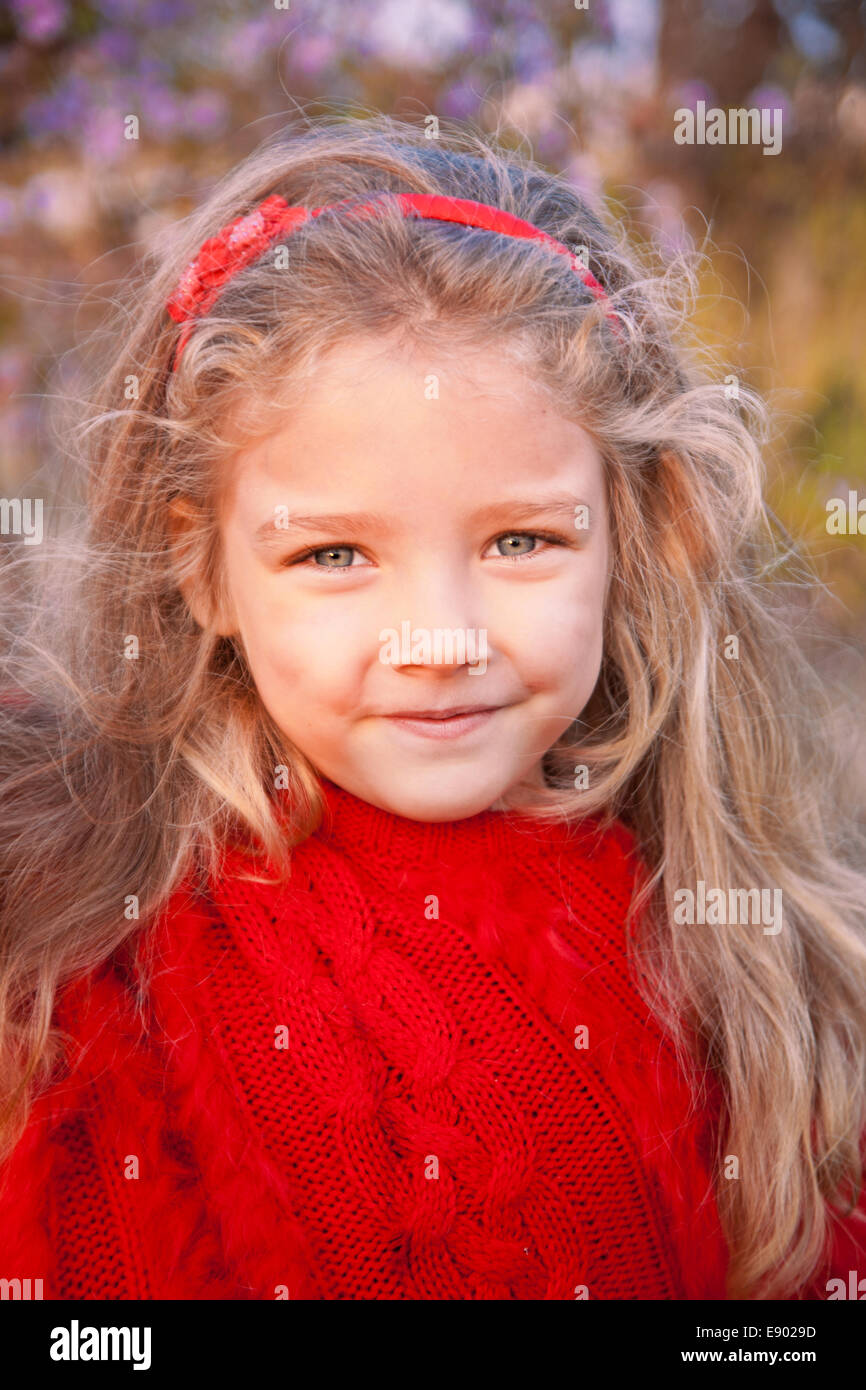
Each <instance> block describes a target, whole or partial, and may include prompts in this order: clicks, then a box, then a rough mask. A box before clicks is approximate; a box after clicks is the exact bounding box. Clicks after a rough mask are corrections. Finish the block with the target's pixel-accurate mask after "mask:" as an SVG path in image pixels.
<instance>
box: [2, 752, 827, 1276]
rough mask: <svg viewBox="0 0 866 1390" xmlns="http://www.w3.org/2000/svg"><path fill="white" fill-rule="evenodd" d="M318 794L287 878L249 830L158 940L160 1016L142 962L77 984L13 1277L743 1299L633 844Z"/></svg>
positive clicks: (25, 1186) (25, 1158) (30, 1156)
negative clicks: (670, 1022)
mask: <svg viewBox="0 0 866 1390" xmlns="http://www.w3.org/2000/svg"><path fill="white" fill-rule="evenodd" d="M323 787H324V790H325V795H326V799H327V807H328V814H327V816H326V819H325V822H324V823H323V825H322V826H321V827H320V829H319V830H318V831H317V832H316V833H315V834H314V835H312V836H310V837H309V839H308V840H307V841H305V843H304V844H302V845H300V846H299V847H298V848H297V849H296V850H295V852H294V854H293V872H292V879H291V882H290V883H289V884H288V885H287V886H284V887H283V888H279V889H277V888H274V887H273V886H271V885H268V884H261V883H252V882H247V881H244V880H243V879H242V877H241V874H242V873H244V872H250V870H251V868H257V869H258V870H262V869H264V871H265V872H266V873H269V872H270V871H271V868H272V866H270V865H268V864H267V861H266V860H265V859H264V858H260V859H258V860H256V861H251V860H250V859H249V858H246V857H245V856H244V855H243V854H242V852H241V850H240V849H239V848H238V847H237V846H230V847H228V848H227V851H226V856H225V864H224V872H223V874H222V875H221V877H220V879H219V882H217V883H215V884H212V885H211V886H210V889H209V891H208V893H207V894H203V895H195V894H194V893H193V892H192V891H191V889H190V887H189V885H184V886H183V887H182V888H181V889H180V890H178V892H177V893H176V894H175V895H174V896H173V897H172V899H171V900H170V902H169V903H168V905H167V906H166V908H165V909H164V910H163V912H162V913H161V914H160V916H159V918H158V920H157V921H156V922H154V923H153V924H151V926H150V927H149V928H148V929H147V931H148V934H149V941H150V943H152V944H153V945H154V946H155V947H156V962H157V963H156V967H155V971H154V979H153V985H152V989H151V992H150V997H149V999H148V1001H147V1010H146V1013H147V1022H148V1026H147V1027H146V1028H144V1027H143V1026H142V1025H141V1023H140V1022H139V1020H138V1019H137V1018H136V1016H135V1009H134V1005H133V1000H132V991H131V990H130V988H129V979H130V978H131V976H130V972H129V969H128V968H127V969H126V970H125V969H124V967H123V963H122V961H121V960H119V959H116V960H112V961H111V962H109V963H108V964H107V965H106V966H105V967H103V969H102V970H100V971H97V972H94V974H93V975H92V976H90V977H88V978H87V979H85V980H81V981H77V982H76V983H75V984H74V985H73V986H71V987H69V988H68V989H67V991H66V992H65V994H64V997H63V1000H62V1002H61V1005H60V1007H59V1010H58V1016H59V1019H60V1021H61V1023H62V1025H63V1026H64V1027H65V1028H66V1029H67V1031H68V1032H69V1034H70V1036H71V1037H72V1038H73V1039H74V1040H75V1044H76V1048H75V1050H74V1054H73V1057H72V1059H71V1061H72V1062H73V1066H72V1067H71V1069H70V1075H69V1076H67V1077H66V1079H64V1080H63V1081H61V1082H58V1083H57V1084H56V1085H55V1086H54V1087H52V1088H51V1089H50V1090H49V1091H48V1092H47V1093H46V1094H45V1095H43V1096H42V1097H41V1098H40V1100H39V1101H38V1102H37V1104H36V1107H35V1109H34V1114H33V1117H32V1119H31V1123H30V1125H29V1126H28V1130H27V1131H26V1133H25V1136H24V1139H23V1140H22V1142H21V1144H20V1146H19V1148H18V1149H17V1150H16V1151H15V1153H14V1155H13V1157H12V1160H11V1161H10V1163H9V1164H8V1165H7V1168H6V1169H5V1170H4V1174H3V1178H4V1179H5V1183H4V1185H3V1187H2V1190H0V1222H2V1224H0V1230H2V1232H3V1237H2V1246H0V1275H2V1276H3V1277H6V1278H14V1277H18V1278H26V1277H30V1278H42V1279H43V1280H44V1296H45V1297H46V1298H62V1299H72V1298H82V1299H154V1298H189V1299H200V1298H205V1299H275V1298H281V1297H289V1298H292V1299H298V1298H300V1299H365V1298H372V1299H574V1298H576V1297H579V1296H581V1291H582V1290H583V1289H585V1290H586V1293H587V1294H588V1296H589V1297H590V1298H599V1299H689V1298H691V1299H709V1298H722V1297H724V1274H725V1268H726V1264H727V1251H726V1248H725V1244H724V1241H723V1239H722V1236H721V1232H720V1229H719V1223H718V1215H717V1210H716V1205H715V1200H714V1196H713V1175H712V1163H713V1134H714V1129H715V1126H716V1124H717V1121H718V1113H719V1093H718V1090H717V1088H716V1087H715V1086H714V1085H713V1084H712V1082H711V1081H709V1082H708V1091H707V1103H706V1104H705V1105H704V1106H703V1108H700V1109H696V1108H695V1105H694V1103H693V1092H692V1088H691V1087H690V1080H689V1077H688V1076H687V1075H686V1074H684V1073H683V1071H682V1070H681V1069H680V1066H679V1064H678V1063H677V1060H676V1057H675V1055H674V1052H673V1049H672V1046H671V1044H670V1042H669V1041H668V1040H667V1039H666V1038H665V1036H664V1035H663V1034H662V1032H661V1030H660V1029H659V1027H658V1025H657V1024H656V1023H655V1022H654V1020H653V1019H652V1017H651V1015H650V1014H649V1013H648V1010H647V1008H646V1006H645V1005H644V1004H643V1002H642V1001H641V999H640V996H639V995H638V993H637V991H636V989H635V987H634V984H633V983H632V981H631V979H630V976H629V971H628V967H627V961H626V954H625V935H624V925H623V923H624V918H625V913H626V909H627V907H628V904H629V901H630V899H631V894H632V890H633V884H634V872H635V864H636V860H635V855H634V846H633V842H632V840H631V837H630V835H629V834H628V832H627V831H626V830H625V829H624V828H623V827H622V826H621V825H615V826H614V827H612V828H611V829H609V830H607V831H606V832H602V831H601V830H600V827H599V825H598V823H597V822H595V821H593V820H587V821H584V822H582V823H581V824H580V825H578V826H574V825H572V826H565V825H557V826H543V825H541V824H540V823H539V822H534V821H528V820H526V819H522V818H520V817H518V816H516V815H514V814H509V813H503V812H494V811H486V812H482V813H481V814H479V815H476V816H472V817H469V818H467V819H464V820H462V821H458V822H447V823H443V824H431V823H422V822H416V821H411V820H408V819H406V818H404V817H400V816H395V815H393V814H391V813H390V812H386V811H383V810H381V809H379V808H376V807H373V806H371V805H369V804H368V803H366V802H365V801H363V800H361V799H360V798H358V797H355V796H353V795H352V794H350V793H348V792H346V791H345V790H343V789H341V788H339V787H336V786H335V785H334V784H333V783H331V782H329V781H327V780H324V781H323ZM141 944H142V943H141V942H140V943H139V946H140V947H141ZM581 1027H583V1028H586V1029H587V1030H588V1038H587V1041H588V1046H586V1047H578V1046H576V1040H581V1038H580V1036H579V1034H578V1032H577V1031H576V1030H579V1029H580V1028H581ZM136 1164H137V1168H136ZM813 1296H822V1295H819V1294H814V1295H813ZM823 1296H825V1295H823Z"/></svg>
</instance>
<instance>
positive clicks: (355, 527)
mask: <svg viewBox="0 0 866 1390" xmlns="http://www.w3.org/2000/svg"><path fill="white" fill-rule="evenodd" d="M578 507H586V509H587V512H588V514H589V516H590V517H591V516H592V508H591V507H590V505H589V503H588V502H587V501H586V500H585V499H584V498H582V497H578V496H577V494H576V493H571V492H554V493H550V494H548V495H547V496H537V495H536V496H535V497H531V498H525V497H512V498H505V499H503V500H502V501H500V502H493V503H491V504H489V505H488V506H486V507H479V508H478V509H477V510H476V511H474V512H472V513H471V514H470V516H469V520H470V522H472V523H483V522H486V523H487V524H488V525H495V524H496V521H497V520H498V519H500V518H501V519H503V520H505V521H508V520H509V519H513V518H514V516H515V514H517V515H519V516H521V517H523V518H524V519H525V520H527V521H529V520H532V518H533V517H544V516H558V517H562V518H564V517H568V518H569V520H571V522H572V523H573V522H574V518H575V511H576V508H578ZM398 529H399V528H398V526H397V525H395V523H394V520H393V518H392V517H388V516H385V515H384V514H383V513H382V512H321V513H319V514H318V515H315V516H313V515H305V514H302V513H300V512H290V513H289V516H288V523H287V525H286V526H282V525H277V522H276V519H275V518H274V519H270V520H268V521H263V522H262V524H261V526H259V527H258V528H257V529H256V530H255V532H254V533H253V547H254V549H256V550H273V549H276V548H279V547H280V546H284V545H285V544H286V541H287V540H289V539H290V538H291V536H292V535H295V534H297V533H298V532H304V531H317V532H321V531H330V532H333V533H334V534H335V535H336V534H346V533H351V532H360V531H365V532H368V533H369V532H371V531H372V532H377V533H378V534H380V535H393V533H394V532H395V531H396V530H398ZM581 529H582V530H584V531H586V530H587V529H589V528H588V527H582V528H581Z"/></svg>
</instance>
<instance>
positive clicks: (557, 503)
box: [218, 343, 610, 821]
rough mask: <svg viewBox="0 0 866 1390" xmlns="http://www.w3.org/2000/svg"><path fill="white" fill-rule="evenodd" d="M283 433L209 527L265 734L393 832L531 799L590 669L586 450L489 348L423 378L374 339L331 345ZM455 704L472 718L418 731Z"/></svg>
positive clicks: (591, 495) (598, 637) (597, 495)
mask: <svg viewBox="0 0 866 1390" xmlns="http://www.w3.org/2000/svg"><path fill="white" fill-rule="evenodd" d="M287 419H289V423H288V424H287V425H286V426H285V427H283V428H281V429H280V430H279V432H278V433H276V434H273V435H272V436H270V437H269V438H268V439H266V440H265V441H264V442H259V443H257V444H255V445H254V446H251V447H249V448H247V449H244V450H242V451H241V452H240V453H239V454H238V455H237V457H236V468H235V471H234V472H233V475H232V479H231V483H230V486H229V489H228V492H227V494H226V497H225V502H224V508H223V513H222V517H221V530H222V541H223V548H224V557H225V564H226V566H227V572H226V584H227V593H228V594H229V602H230V611H229V612H228V613H226V614H225V615H224V618H225V621H224V622H222V621H221V622H220V625H219V629H218V630H219V631H221V632H224V633H225V634H227V635H228V634H233V635H235V636H236V637H238V638H239V639H240V641H241V643H242V645H243V649H244V651H245V654H246V658H247V661H248V663H249V667H250V670H251V672H252V675H253V678H254V680H255V683H256V686H257V688H258V691H259V695H260V696H261V699H262V702H263V704H264V705H265V707H266V708H267V710H268V711H269V713H270V714H271V716H272V717H273V719H274V720H275V722H276V724H277V725H278V726H279V728H280V729H281V730H282V731H283V733H284V734H285V735H286V736H287V737H288V738H289V739H290V740H291V741H292V742H293V743H294V744H295V746H296V747H297V748H299V749H300V750H301V751H302V752H303V753H304V754H305V755H306V756H307V757H308V758H309V760H310V762H311V763H312V764H313V765H314V767H315V768H316V769H317V770H318V771H319V772H320V773H322V774H324V775H325V776H326V777H328V778H330V779H331V781H333V782H336V783H338V784H339V785H340V786H342V787H344V788H345V789H346V790H347V791H349V792H352V793H354V794H355V795H357V796H359V797H362V798H363V799H364V800H365V801H368V802H371V803H372V804H374V805H376V806H379V807H381V808H383V809H385V810H388V811H393V812H395V813H396V814H398V815H403V816H407V817H409V818H411V819H416V820H426V821H439V820H451V819H456V818H461V817H464V816H469V815H474V814H475V813H476V812H478V811H481V810H485V809H488V808H490V807H491V806H493V804H494V803H495V802H496V801H497V799H498V798H499V797H500V796H501V795H502V793H503V792H505V791H506V790H507V789H508V788H509V787H511V786H512V784H514V783H515V782H518V781H521V780H527V779H528V780H529V781H530V782H532V783H533V784H538V785H541V784H542V783H543V777H542V770H541V759H542V756H543V754H544V753H545V752H546V750H547V749H548V748H550V746H551V745H552V744H553V743H555V741H556V740H557V738H559V736H560V735H561V734H562V733H563V731H564V730H565V729H567V728H568V726H569V725H570V724H571V723H572V721H573V720H574V719H576V718H577V717H578V716H579V715H580V713H581V711H582V710H583V708H584V706H585V705H586V703H587V700H588V699H589V697H590V695H591V693H592V690H593V687H594V685H595V683H596V679H597V677H598V674H599V669H600V665H601V658H602V620H603V612H604V601H605V594H606V589H607V580H608V572H609V556H610V540H609V531H608V520H607V507H606V497H605V485H604V475H603V468H602V462H601V458H600V456H599V453H598V451H597V450H596V448H595V446H594V444H593V443H592V441H591V439H590V437H589V436H588V435H587V434H586V433H585V432H584V431H583V430H582V429H581V428H580V427H579V426H578V425H576V424H574V423H571V422H570V421H567V420H565V419H562V418H561V417H559V416H557V415H556V414H555V413H554V412H553V411H552V410H551V408H550V406H549V405H548V404H547V403H546V401H545V400H544V399H543V398H542V396H541V395H540V394H539V393H538V392H537V391H535V390H534V389H533V387H532V384H531V382H529V381H528V380H527V378H526V377H525V376H524V375H523V374H522V373H521V372H520V371H519V370H518V369H517V368H516V367H514V366H511V365H506V363H505V362H504V361H502V360H500V358H499V357H497V355H496V353H495V351H494V352H489V353H487V352H485V353H483V354H482V353H479V354H478V355H472V356H471V357H467V358H466V359H464V360H463V361H462V362H461V364H460V365H459V367H452V366H448V367H446V366H444V365H443V366H441V367H440V366H439V365H437V364H436V363H435V362H434V363H432V364H431V363H429V362H427V361H423V360H421V359H419V358H415V359H412V358H410V357H409V356H407V355H406V354H405V353H403V354H397V353H396V352H395V351H394V349H393V347H390V346H389V345H388V344H387V343H386V344H385V345H384V346H383V345H382V344H379V345H378V346H377V347H375V348H374V347H361V346H359V345H352V346H351V347H341V348H339V349H338V350H335V351H333V352H332V353H331V354H330V355H329V356H328V357H327V358H326V359H325V362H324V364H323V366H322V367H320V369H319V370H318V371H317V373H316V375H315V378H314V380H313V382H312V383H311V386H310V389H309V391H308V392H307V394H306V395H305V397H304V400H303V402H302V405H301V407H300V408H299V409H296V410H294V411H293V412H292V413H291V415H290V416H289V415H287ZM539 533H542V534H539ZM467 706H468V707H471V708H473V709H475V708H481V709H483V710H484V711H485V712H483V713H479V714H476V715H475V716H474V717H471V718H468V719H467V718H463V719H462V720H458V719H456V718H451V719H449V720H447V721H445V722H442V721H441V720H439V721H436V720H435V719H434V718H432V717H431V716H433V715H435V713H436V712H437V711H438V712H444V711H447V710H449V709H454V708H458V709H465V708H466V707H467ZM413 713H414V714H416V715H418V716H423V718H422V719H421V720H420V722H416V723H414V724H413V723H411V722H407V721H406V719H404V718H403V716H408V715H411V714H413Z"/></svg>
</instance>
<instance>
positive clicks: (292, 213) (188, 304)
mask: <svg viewBox="0 0 866 1390" xmlns="http://www.w3.org/2000/svg"><path fill="white" fill-rule="evenodd" d="M376 196H377V197H379V198H380V197H381V194H380V195H376ZM390 196H391V197H393V198H395V199H396V202H397V204H398V206H399V208H400V211H401V212H402V214H403V216H404V217H429V218H435V219H437V220H438V221H440V222H459V223H461V224H462V225H463V226H464V227H481V228H483V229H484V230H485V231H488V232H502V233H503V234H504V235H505V236H514V237H526V238H527V239H530V240H532V241H540V242H543V243H544V245H545V246H548V247H550V249H551V250H553V251H556V252H558V253H559V254H560V255H563V256H567V257H568V259H569V261H570V262H571V267H572V269H573V270H575V271H576V272H577V274H578V275H579V276H580V278H581V280H582V281H583V283H584V284H585V285H586V287H587V289H589V290H591V292H592V294H593V295H594V296H595V298H596V299H598V300H601V301H603V302H604V303H606V304H607V305H608V306H609V305H610V300H609V299H608V297H607V295H606V294H605V292H604V290H603V289H602V287H601V285H600V284H599V283H598V281H597V280H596V278H595V276H594V275H592V274H591V273H590V271H588V270H587V268H586V266H585V265H583V264H582V262H581V261H580V260H578V258H577V256H576V255H575V254H574V252H573V251H571V250H570V249H569V248H568V247H567V246H564V245H563V244H562V242H561V241H556V240H555V239H554V238H553V237H552V236H548V234H547V232H542V231H541V230H540V228H538V227H534V226H533V225H532V223H531V222H524V220H523V219H522V218H521V217H514V216H513V214H512V213H510V212H504V211H503V210H502V208H495V207H491V206H490V205H489V204H488V203H476V202H473V201H471V200H470V199H467V198H449V197H444V196H440V195H438V194H429V193H395V194H391V195H390ZM348 201H349V200H348V199H344V200H343V202H341V203H327V204H326V205H325V206H324V207H320V208H313V209H312V210H311V209H309V208H305V207H290V206H289V204H288V203H287V202H285V200H284V199H283V198H281V197H280V195H279V194H278V193H274V194H272V195H271V197H269V198H265V200H264V202H263V203H260V204H259V206H258V207H257V208H255V209H254V210H253V211H252V212H251V213H248V214H247V215H246V216H245V217H236V218H235V220H234V221H233V222H230V223H229V224H228V226H226V227H223V228H222V230H221V231H219V232H217V234H216V236H212V237H209V238H208V240H207V241H206V242H205V243H204V244H203V246H202V247H201V249H200V251H199V253H198V255H197V256H196V258H195V260H193V261H190V263H189V265H188V266H187V268H186V270H185V271H184V272H183V275H182V276H181V278H180V281H179V283H178V286H177V289H176V290H175V292H174V294H173V295H172V297H171V299H170V300H169V301H168V303H167V305H166V308H167V310H168V312H169V314H170V315H171V317H172V318H173V319H174V320H175V322H176V323H185V324H186V328H185V329H184V331H183V333H182V334H181V336H180V340H179V342H178V345H177V349H176V351H175V355H174V362H173V364H172V369H174V368H176V367H177V364H178V362H179V361H180V356H181V353H182V352H183V349H184V346H185V345H186V342H187V339H188V338H189V335H190V332H191V331H192V325H193V321H194V320H195V319H197V318H201V317H202V316H203V315H204V314H206V313H207V312H208V310H209V309H210V308H211V307H212V306H213V304H214V303H215V301H216V300H217V298H218V297H219V295H220V293H221V291H222V289H223V288H224V286H225V285H226V284H227V282H228V281H229V280H230V279H231V278H232V276H233V275H234V274H235V273H236V272H237V271H238V270H242V269H243V268H244V267H245V266H247V265H250V264H251V262H252V261H255V260H257V259H258V257H259V256H260V255H261V254H262V252H263V251H265V250H267V248H268V246H270V244H271V243H272V242H273V241H275V240H276V238H277V237H278V236H279V235H280V234H281V233H283V232H292V231H294V229H295V228H296V227H298V226H299V225H300V224H301V223H302V222H306V221H308V220H309V218H311V217H319V216H320V215H321V214H322V213H323V212H330V211H332V210H333V209H335V208H340V207H342V206H343V205H344V203H346V202H348ZM381 206H382V205H381V203H380V202H377V201H373V202H369V203H362V204H359V205H356V206H354V207H350V208H348V209H347V212H348V214H349V215H350V216H362V217H363V216H375V215H376V214H377V212H379V210H380V208H381ZM606 317H607V318H608V319H609V320H610V322H611V325H612V327H613V329H614V332H615V333H617V336H619V332H618V324H617V319H616V315H615V314H614V312H613V310H612V309H610V308H608V312H607V315H606Z"/></svg>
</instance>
